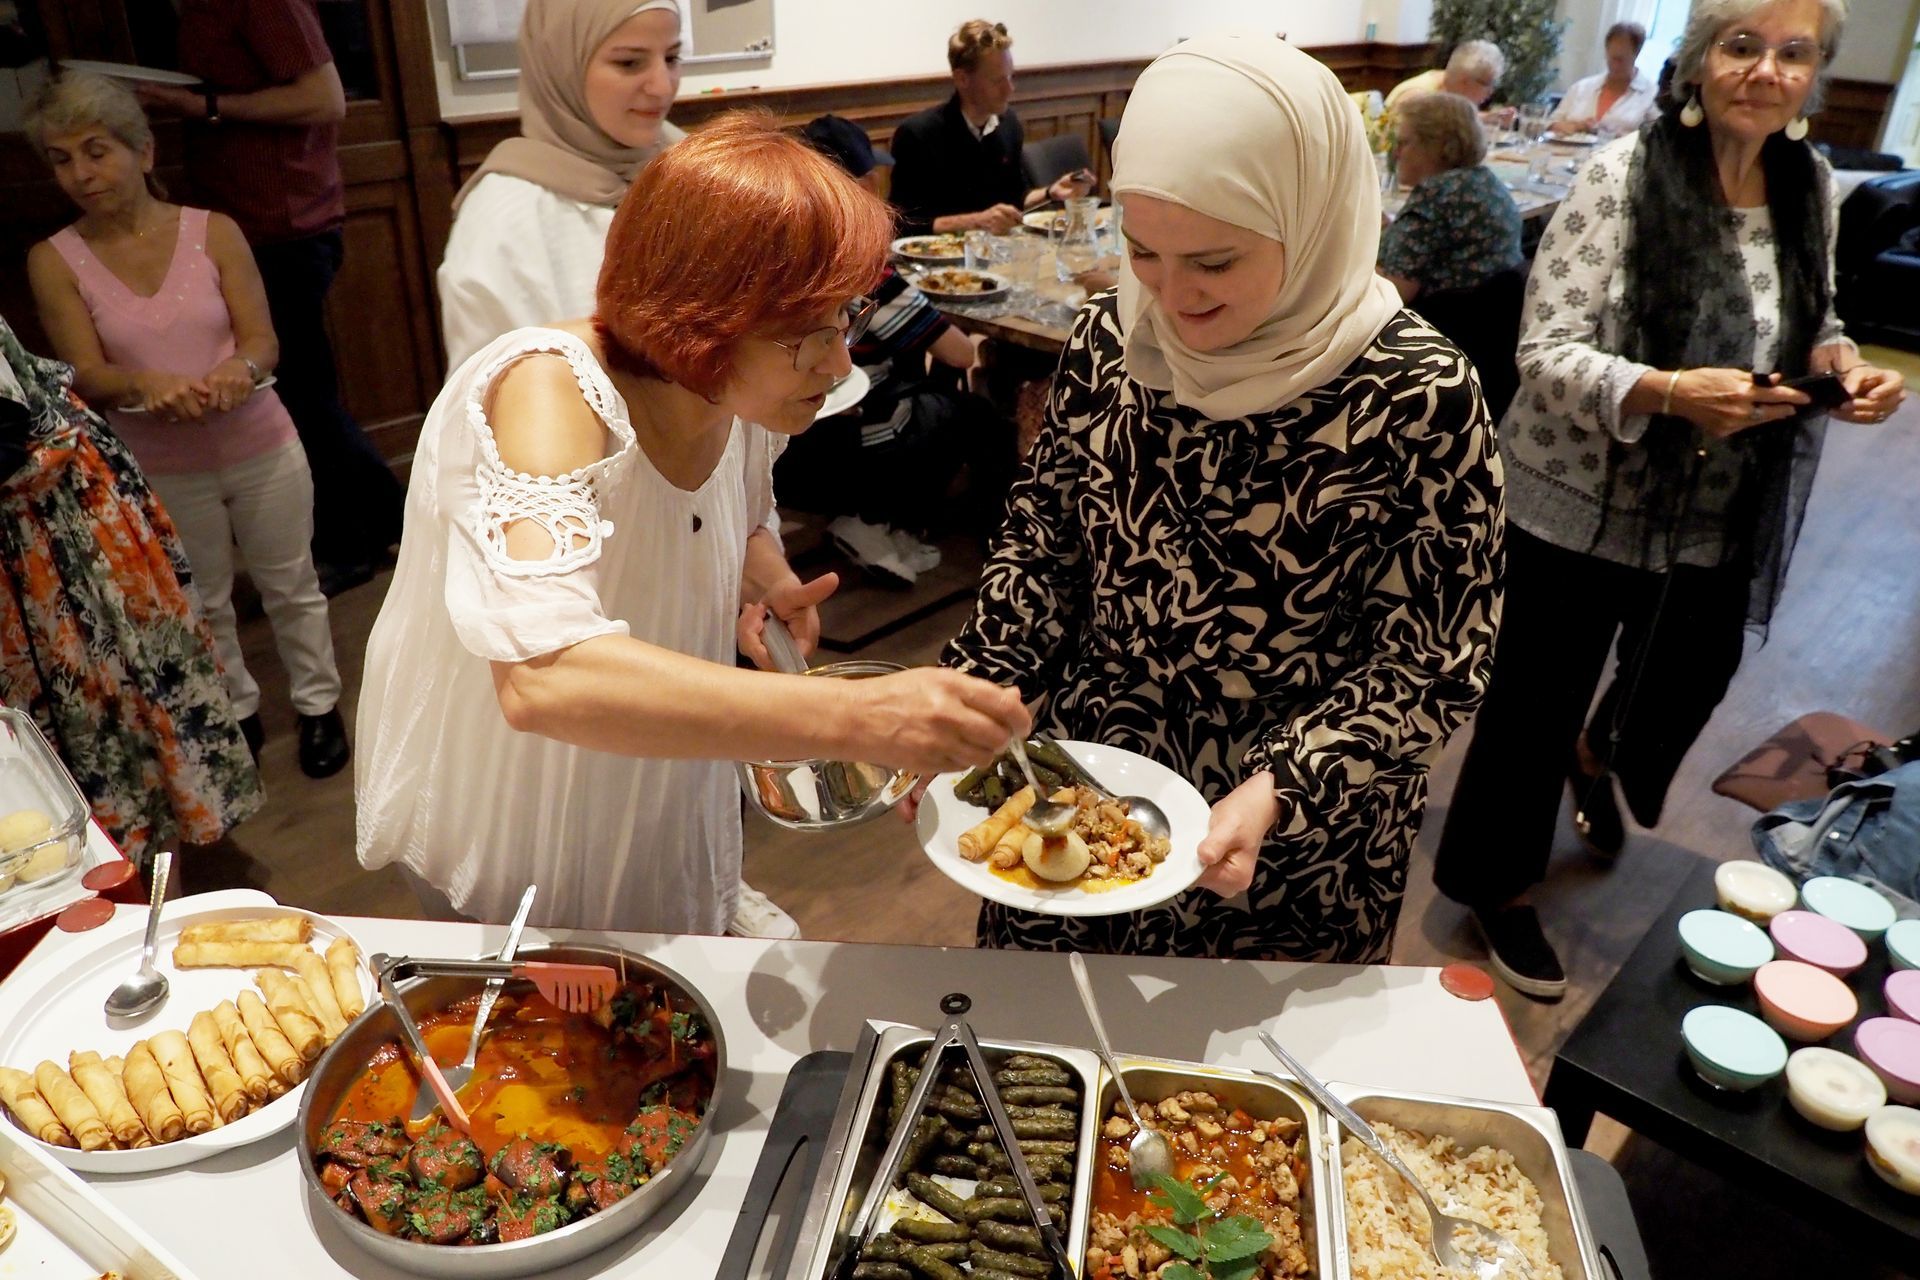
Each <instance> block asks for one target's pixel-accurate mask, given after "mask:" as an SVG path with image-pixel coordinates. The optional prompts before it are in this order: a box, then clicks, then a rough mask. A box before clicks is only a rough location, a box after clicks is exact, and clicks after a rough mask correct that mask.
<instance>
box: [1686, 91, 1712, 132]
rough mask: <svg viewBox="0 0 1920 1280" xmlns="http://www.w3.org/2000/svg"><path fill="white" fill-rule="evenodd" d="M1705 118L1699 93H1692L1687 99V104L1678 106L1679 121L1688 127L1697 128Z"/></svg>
mask: <svg viewBox="0 0 1920 1280" xmlns="http://www.w3.org/2000/svg"><path fill="white" fill-rule="evenodd" d="M1706 118H1707V113H1706V111H1705V110H1704V109H1703V108H1702V107H1701V106H1700V95H1699V94H1697V93H1696V94H1694V95H1693V96H1692V97H1691V98H1688V99H1687V105H1686V106H1684V107H1682V108H1680V123H1681V124H1683V125H1685V126H1687V128H1689V129H1698V128H1699V127H1700V125H1701V123H1702V122H1704V121H1705V120H1706Z"/></svg>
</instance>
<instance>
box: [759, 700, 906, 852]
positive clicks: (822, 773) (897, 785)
mask: <svg viewBox="0 0 1920 1280" xmlns="http://www.w3.org/2000/svg"><path fill="white" fill-rule="evenodd" d="M904 670H906V668H905V667H902V666H901V665H900V664H899V663H897V662H830V663H828V664H826V665H825V666H820V667H814V668H813V669H812V670H810V671H809V672H807V674H808V675H810V676H825V677H827V678H828V679H832V680H865V679H867V678H869V677H871V676H886V675H892V674H893V673H894V672H896V671H904ZM918 781H919V777H918V776H917V775H916V774H913V773H909V772H907V771H906V770H904V769H891V770H890V769H887V768H884V767H883V766H881V765H877V764H849V763H846V762H843V761H839V760H744V761H741V763H740V789H741V790H742V791H744V792H746V793H747V802H748V803H749V804H751V805H752V806H753V807H754V808H755V809H758V810H759V811H760V812H761V813H762V814H764V815H765V816H766V817H767V818H768V819H769V820H771V821H773V822H777V823H779V824H780V825H781V826H783V827H791V828H792V829H793V830H795V831H831V830H833V829H834V828H836V827H850V826H852V825H853V824H854V823H856V822H865V821H866V820H867V819H868V818H872V817H876V816H878V815H880V814H882V813H885V812H886V811H887V810H889V809H891V808H893V806H894V805H896V804H899V803H900V801H901V800H902V799H903V798H904V797H905V796H906V794H907V792H909V791H911V790H913V784H914V783H916V782H918Z"/></svg>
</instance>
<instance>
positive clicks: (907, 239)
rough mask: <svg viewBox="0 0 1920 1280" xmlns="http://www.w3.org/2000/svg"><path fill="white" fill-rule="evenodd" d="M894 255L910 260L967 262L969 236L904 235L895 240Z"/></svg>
mask: <svg viewBox="0 0 1920 1280" xmlns="http://www.w3.org/2000/svg"><path fill="white" fill-rule="evenodd" d="M893 256H894V257H896V258H905V259H906V260H907V261H908V262H927V263H944V262H965V261H966V260H967V238H966V237H965V236H952V235H938V236H902V237H901V238H900V239H898V240H895V241H894V242H893Z"/></svg>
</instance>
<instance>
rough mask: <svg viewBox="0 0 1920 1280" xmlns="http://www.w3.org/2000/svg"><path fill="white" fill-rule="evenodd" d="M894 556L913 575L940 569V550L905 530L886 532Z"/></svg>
mask: <svg viewBox="0 0 1920 1280" xmlns="http://www.w3.org/2000/svg"><path fill="white" fill-rule="evenodd" d="M887 538H888V539H889V540H890V541H891V542H892V543H893V550H894V552H895V554H897V555H898V556H899V557H900V560H901V562H902V563H903V564H905V565H906V566H907V568H909V569H911V570H913V571H914V572H915V573H929V572H931V571H932V570H934V569H937V568H939V567H940V548H938V547H936V546H934V545H933V544H932V543H929V542H922V541H920V539H918V538H916V537H914V536H913V535H912V534H910V533H908V532H907V531H906V530H905V529H889V530H887Z"/></svg>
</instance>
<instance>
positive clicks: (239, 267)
mask: <svg viewBox="0 0 1920 1280" xmlns="http://www.w3.org/2000/svg"><path fill="white" fill-rule="evenodd" d="M27 132H28V134H29V136H30V137H31V138H32V139H33V141H34V142H35V144H36V145H37V146H38V147H39V148H40V150H41V152H42V154H43V155H44V156H45V157H46V159H47V161H48V163H49V164H50V165H51V166H52V168H53V172H54V178H55V180H56V181H58V183H59V184H60V189H61V190H62V191H64V192H66V194H67V195H68V197H69V198H71V199H72V200H73V202H74V203H75V204H76V205H78V206H79V209H80V217H79V219H78V220H77V221H76V222H75V223H74V224H73V225H72V226H70V227H68V228H66V229H65V230H63V231H61V232H59V233H57V234H55V235H54V236H52V237H51V238H49V239H47V240H45V241H43V242H41V243H40V244H37V245H35V246H34V247H33V249H32V251H31V252H30V253H29V254H28V255H27V273H28V276H29V279H30V280H31V282H32V285H33V293H34V300H35V302H36V303H37V304H38V305H39V308H40V319H41V323H42V324H43V325H44V326H45V328H46V330H47V334H48V336H49V337H50V338H51V339H52V341H53V346H54V349H55V351H56V352H57V353H58V354H59V356H60V358H61V359H62V360H65V361H66V362H67V363H69V364H71V365H72V366H73V367H74V389H75V390H76V391H78V392H79V393H80V395H81V396H82V397H84V398H85V399H86V400H88V401H90V402H91V403H93V404H95V405H97V406H100V407H102V408H104V409H105V411H106V417H107V418H108V420H109V421H110V422H111V423H112V424H113V427H114V430H115V431H116V432H117V433H118V434H119V435H120V437H121V438H122V439H123V440H125V441H126V443H127V445H128V446H129V447H130V448H131V449H132V451H133V455H134V457H135V458H136V459H137V460H138V461H139V463H140V466H141V469H142V470H143V471H145V472H146V474H147V477H148V479H149V481H150V482H151V483H152V485H153V488H154V491H155V492H156V493H158V494H159V495H160V498H161V501H162V502H163V503H165V504H166V507H167V511H168V514H170V515H171V516H172V517H173V521H174V524H175V526H176V527H177V528H178V529H179V532H180V538H181V541H182V542H183V543H185V545H186V548H187V558H188V560H189V561H190V562H191V565H192V568H193V576H194V586H195V588H196V590H197V591H198V593H199V595H200V599H201V602H202V604H203V605H204V606H205V607H206V610H207V615H208V621H209V622H210V623H211V624H212V626H213V631H214V637H215V639H216V641H217V643H218V645H219V649H220V660H221V666H222V668H223V669H224V674H225V676H226V680H227V691H228V695H229V697H231V699H232V701H233V709H234V713H235V715H236V716H237V717H239V719H240V724H241V729H242V730H243V731H244V732H245V733H246V736H247V741H248V744H249V745H250V746H252V747H253V748H254V752H255V754H256V756H257V755H258V753H259V745H260V743H261V742H262V741H263V739H264V736H265V731H264V729H263V727H262V725H261V721H260V717H259V705H260V689H259V686H258V685H256V684H255V683H254V681H253V678H252V676H251V675H249V674H248V672H247V669H246V664H245V662H244V661H243V660H242V658H241V651H240V642H239V636H238V628H237V625H236V622H235V619H234V613H233V602H232V589H233V573H234V556H233V550H234V547H235V545H236V544H237V545H238V547H239V550H240V554H241V556H242V558H243V559H244V560H245V562H246V566H247V570H248V573H249V575H250V576H251V577H252V579H253V582H254V585H255V586H256V587H258V588H259V590H260V596H261V600H262V603H263V604H264V605H265V607H266V611H267V618H268V620H269V621H270V622H271V623H272V625H273V634H274V642H275V645H276V647H277V648H278V649H279V652H280V656H281V658H282V660H283V661H284V662H285V663H286V666H287V671H288V674H289V676H290V677H291V683H292V690H291V692H292V700H293V704H294V709H295V711H296V712H298V713H299V718H300V764H301V767H302V768H303V769H304V770H306V772H307V773H308V774H310V775H311V776H314V777H326V776H328V775H329V774H332V773H337V772H338V771H339V770H340V769H341V768H342V767H344V766H345V764H346V762H347V758H348V747H347V741H346V731H345V725H344V722H343V721H342V720H341V717H340V713H339V711H338V709H337V707H336V705H335V704H336V703H337V701H338V699H339V696H340V676H339V672H338V670H337V669H336V667H335V665H334V659H333V639H332V634H331V631H330V629H329V627H328V622H327V602H326V598H325V597H324V596H323V595H321V593H320V586H319V581H318V578H317V577H316V576H315V573H314V567H313V556H312V552H311V550H310V549H309V543H310V541H311V539H312V528H313V478H312V475H311V473H310V472H309V471H308V469H307V462H306V456H305V454H304V452H303V451H302V449H301V447H300V442H299V437H298V436H297V434H296V433H295V431H294V426H293V420H292V418H290V417H289V416H288V414H287V411H286V408H285V407H284V406H283V405H282V404H281V403H280V399H279V397H278V396H276V395H275V394H274V393H273V391H272V390H271V389H270V388H267V387H261V386H258V385H257V384H259V383H260V382H261V381H263V380H264V379H265V378H266V376H267V374H268V372H269V371H270V370H271V369H272V368H273V365H274V363H275V362H276V361H277V360H278V358H279V342H278V340H277V339H276V338H275V337H274V332H273V324H272V320H271V319H270V317H269V313H268V310H267V300H266V292H265V290H264V289H263V287H262V286H261V283H260V273H259V269H258V268H257V267H256V266H255V265H254V261H253V255H252V252H251V251H250V250H249V249H248V247H247V243H246V239H245V238H244V237H243V236H242V235H241V232H240V228H239V227H238V226H237V225H235V223H234V222H233V220H232V219H231V218H228V217H227V216H225V215H224V214H219V213H209V212H208V211H207V210H205V209H189V208H182V207H180V206H178V205H172V204H167V203H166V202H164V201H163V200H161V199H160V198H159V196H158V194H157V193H156V190H155V188H154V185H153V183H152V179H151V177H150V175H151V173H152V169H153V135H152V133H151V131H150V130H149V129H148V127H147V121H146V117H145V115H144V114H143V113H142V112H141V110H140V105H139V103H138V102H137V101H136V100H135V99H134V97H133V95H132V94H131V93H130V92H128V90H127V89H126V88H125V87H123V86H122V85H120V84H119V83H118V82H116V81H113V80H108V79H105V78H103V77H100V76H94V75H88V74H84V73H79V74H76V73H72V72H69V73H67V74H64V75H62V76H61V77H60V78H59V79H57V80H54V81H52V82H50V83H49V84H48V85H47V86H46V87H45V88H44V89H42V90H41V92H40V93H39V94H37V95H36V97H35V99H34V101H33V103H32V104H31V106H30V107H29V110H28V117H27Z"/></svg>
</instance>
